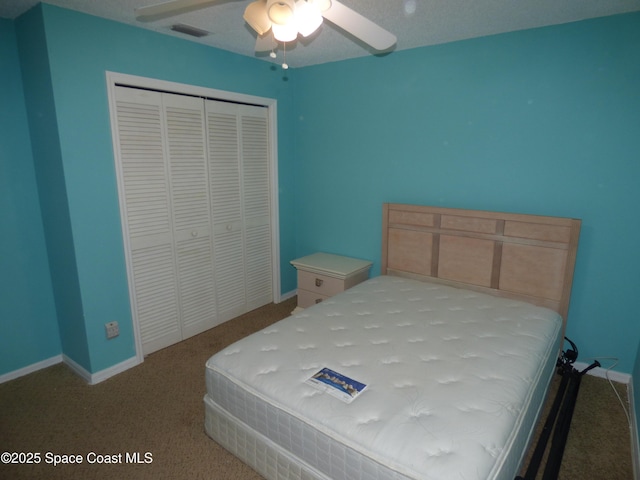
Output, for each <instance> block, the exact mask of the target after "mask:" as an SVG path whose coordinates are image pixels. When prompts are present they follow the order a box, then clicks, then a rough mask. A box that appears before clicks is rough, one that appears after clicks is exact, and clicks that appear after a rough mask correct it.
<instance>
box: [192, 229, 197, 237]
mask: <svg viewBox="0 0 640 480" xmlns="http://www.w3.org/2000/svg"><path fill="white" fill-rule="evenodd" d="M191 236H192V237H193V238H195V237H197V236H198V231H197V230H194V231H193V232H191Z"/></svg>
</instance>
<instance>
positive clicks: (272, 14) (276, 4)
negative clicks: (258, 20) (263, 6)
mask: <svg viewBox="0 0 640 480" xmlns="http://www.w3.org/2000/svg"><path fill="white" fill-rule="evenodd" d="M295 11H296V6H295V2H294V1H293V0H267V15H268V16H269V19H270V20H271V21H272V22H273V23H274V24H276V25H287V24H288V23H290V22H291V21H292V20H293V16H294V13H295Z"/></svg>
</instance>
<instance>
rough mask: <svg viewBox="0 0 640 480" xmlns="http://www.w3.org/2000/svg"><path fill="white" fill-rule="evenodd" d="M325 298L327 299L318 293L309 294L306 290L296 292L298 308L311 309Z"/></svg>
mask: <svg viewBox="0 0 640 480" xmlns="http://www.w3.org/2000/svg"><path fill="white" fill-rule="evenodd" d="M327 298H329V297H328V296H327V295H321V294H319V293H315V292H309V291H307V290H298V307H300V308H308V307H312V306H313V305H315V304H316V303H320V302H322V301H324V300H326V299H327Z"/></svg>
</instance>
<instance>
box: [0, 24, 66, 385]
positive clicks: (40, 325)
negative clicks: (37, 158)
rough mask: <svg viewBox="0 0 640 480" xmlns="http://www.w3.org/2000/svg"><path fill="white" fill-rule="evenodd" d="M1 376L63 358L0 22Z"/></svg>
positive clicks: (8, 32)
mask: <svg viewBox="0 0 640 480" xmlns="http://www.w3.org/2000/svg"><path fill="white" fill-rule="evenodd" d="M0 105H1V106H2V107H0V232H1V234H0V297H1V298H2V300H0V331H1V332H2V334H0V375H2V374H4V373H7V372H11V371H14V370H17V369H20V368H23V367H25V366H27V365H31V364H34V363H37V362H41V361H43V360H47V359H50V358H52V357H55V356H57V355H60V353H61V346H60V337H59V335H58V323H57V318H56V311H55V305H54V300H53V298H54V297H53V288H52V285H51V275H50V272H49V263H48V260H47V252H46V245H45V237H44V229H43V225H42V215H41V212H40V205H39V200H38V198H39V197H38V187H37V184H36V176H35V170H34V165H33V160H32V158H33V155H32V151H31V144H30V139H29V128H28V123H27V111H26V107H25V102H24V91H23V87H22V76H21V73H20V63H19V56H18V47H17V40H16V35H15V27H14V24H13V22H11V21H9V20H2V19H0Z"/></svg>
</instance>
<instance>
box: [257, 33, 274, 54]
mask: <svg viewBox="0 0 640 480" xmlns="http://www.w3.org/2000/svg"><path fill="white" fill-rule="evenodd" d="M276 48H278V42H276V39H275V38H273V32H272V31H271V30H269V31H268V32H267V33H265V34H264V35H258V38H257V39H256V52H270V51H271V50H275V49H276Z"/></svg>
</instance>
